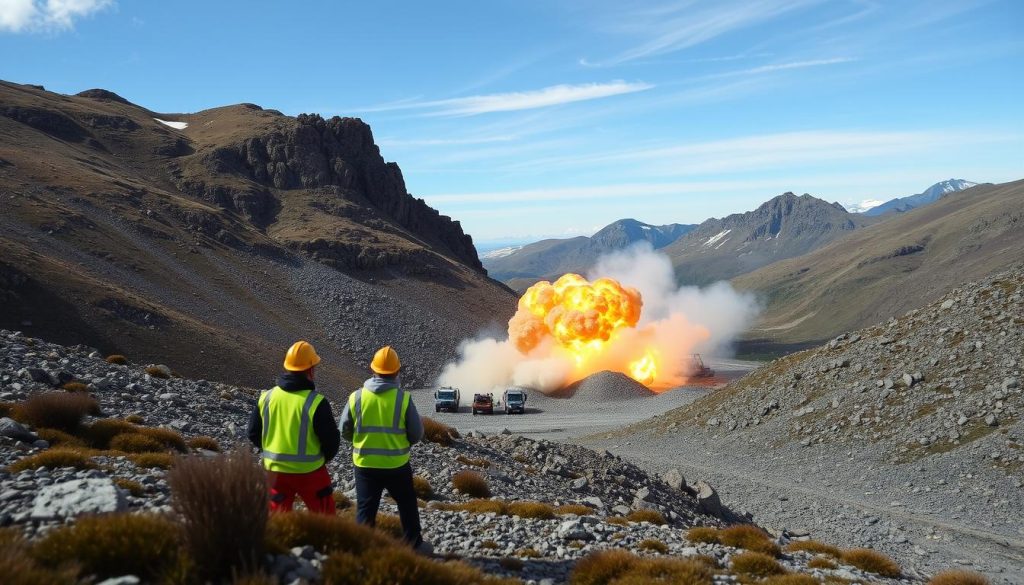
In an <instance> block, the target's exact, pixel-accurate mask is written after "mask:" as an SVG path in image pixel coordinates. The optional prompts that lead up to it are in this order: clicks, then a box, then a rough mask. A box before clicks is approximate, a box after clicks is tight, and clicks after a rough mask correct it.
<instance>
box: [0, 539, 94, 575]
mask: <svg viewBox="0 0 1024 585" xmlns="http://www.w3.org/2000/svg"><path fill="white" fill-rule="evenodd" d="M77 573H78V568H77V567H74V566H73V565H67V566H63V567H61V568H59V569H52V568H49V567H45V566H43V565H42V564H40V563H38V562H37V561H36V559H35V558H33V557H32V555H31V554H30V547H29V543H28V541H26V540H25V538H24V537H23V536H22V535H21V531H20V530H19V529H15V528H4V529H0V575H3V576H4V583H5V584H6V585H72V584H74V583H76V582H77V581H78V579H77V578H76V575H77Z"/></svg>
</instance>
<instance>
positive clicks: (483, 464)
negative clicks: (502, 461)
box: [455, 453, 491, 469]
mask: <svg viewBox="0 0 1024 585" xmlns="http://www.w3.org/2000/svg"><path fill="white" fill-rule="evenodd" d="M455 460H456V461H458V462H459V463H462V464H463V465H470V466H472V467H480V468H482V469H487V468H488V467H490V466H491V462H490V461H488V460H486V459H478V458H474V457H466V456H465V455H463V454H461V453H460V454H459V456H458V457H456V458H455Z"/></svg>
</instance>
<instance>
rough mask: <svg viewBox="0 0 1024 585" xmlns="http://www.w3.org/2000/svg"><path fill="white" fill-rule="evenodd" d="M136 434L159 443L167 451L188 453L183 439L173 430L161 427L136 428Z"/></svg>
mask: <svg viewBox="0 0 1024 585" xmlns="http://www.w3.org/2000/svg"><path fill="white" fill-rule="evenodd" d="M136 432H139V433H142V434H143V435H146V436H148V437H152V438H154V439H156V440H157V441H160V443H161V444H163V446H164V447H167V448H168V449H174V450H175V451H178V452H179V453H188V445H187V444H185V439H184V437H182V436H181V433H179V432H178V431H176V430H174V429H165V428H162V427H137V428H136Z"/></svg>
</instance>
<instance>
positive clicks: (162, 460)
mask: <svg viewBox="0 0 1024 585" xmlns="http://www.w3.org/2000/svg"><path fill="white" fill-rule="evenodd" d="M128 458H129V459H131V461H132V463H134V464H135V465H137V466H139V467H147V468H149V469H170V468H171V466H173V465H174V455H171V454H170V453H138V454H136V455H131V456H129V457H128Z"/></svg>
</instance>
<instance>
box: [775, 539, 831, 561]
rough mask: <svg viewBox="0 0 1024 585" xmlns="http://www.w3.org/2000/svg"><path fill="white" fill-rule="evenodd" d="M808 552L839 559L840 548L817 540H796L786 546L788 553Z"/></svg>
mask: <svg viewBox="0 0 1024 585" xmlns="http://www.w3.org/2000/svg"><path fill="white" fill-rule="evenodd" d="M797 551H802V552H807V553H811V554H816V555H829V556H833V557H838V556H839V553H840V552H841V551H840V550H839V547H836V546H832V545H831V544H825V543H824V542H819V541H817V540H794V541H793V542H791V543H789V544H787V545H786V552H797Z"/></svg>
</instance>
